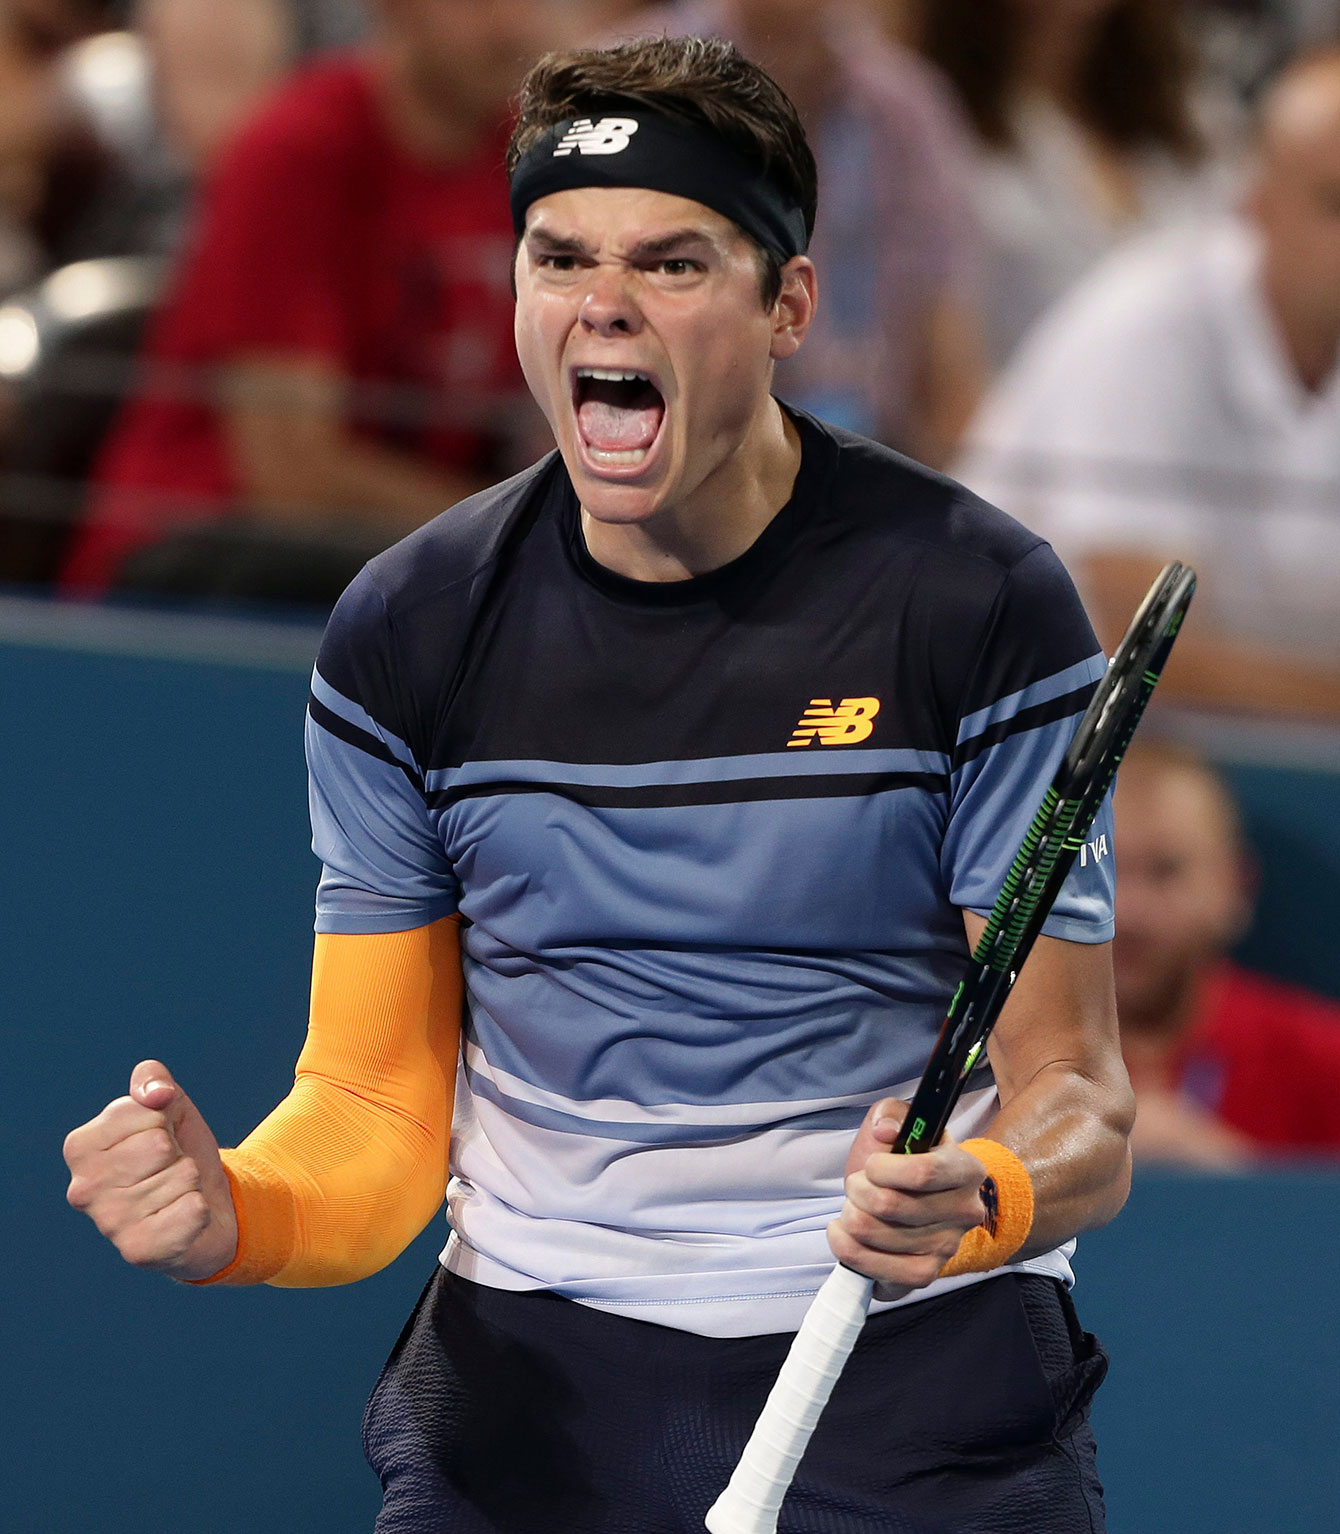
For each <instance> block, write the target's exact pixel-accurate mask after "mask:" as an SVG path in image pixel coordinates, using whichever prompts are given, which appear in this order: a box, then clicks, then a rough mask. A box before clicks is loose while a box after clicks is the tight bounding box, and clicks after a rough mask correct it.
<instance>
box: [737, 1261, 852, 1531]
mask: <svg viewBox="0 0 1340 1534" xmlns="http://www.w3.org/2000/svg"><path fill="white" fill-rule="evenodd" d="M874 1287H875V1286H874V1281H873V1280H872V1279H869V1278H864V1277H862V1275H861V1274H859V1273H853V1272H852V1270H851V1269H850V1268H844V1267H836V1268H834V1269H833V1271H832V1272H831V1273H830V1274H829V1275H828V1277H827V1278H826V1279H825V1280H824V1282H823V1285H822V1287H821V1288H820V1290H819V1292H818V1294H816V1295H815V1296H814V1299H813V1300H812V1301H811V1302H810V1308H809V1309H808V1310H807V1311H806V1312H805V1319H804V1321H802V1322H801V1326H800V1330H799V1331H798V1332H797V1333H796V1335H795V1340H794V1341H793V1342H792V1344H791V1351H790V1352H789V1353H788V1354H787V1355H786V1361H785V1363H783V1364H782V1368H781V1372H780V1373H779V1374H778V1376H777V1382H776V1384H775V1385H773V1387H772V1391H771V1393H770V1394H769V1396H768V1399H767V1401H766V1402H765V1403H764V1406H763V1410H762V1412H760V1414H759V1418H758V1421H757V1422H756V1423H755V1424H754V1431H753V1432H752V1433H751V1434H750V1435H749V1442H748V1443H747V1444H746V1445H745V1446H744V1453H743V1454H742V1455H741V1456H740V1463H739V1464H738V1465H737V1466H736V1467H735V1473H734V1474H733V1475H732V1476H731V1478H730V1484H729V1485H728V1486H727V1487H726V1489H725V1491H723V1492H722V1493H721V1495H720V1496H719V1497H718V1498H717V1499H716V1501H715V1502H714V1503H713V1504H712V1506H711V1509H710V1510H709V1512H708V1514H707V1527H708V1530H709V1531H710V1534H773V1531H774V1530H775V1529H776V1527H777V1514H778V1513H779V1512H780V1511H781V1506H782V1500H783V1498H784V1497H785V1496H786V1491H787V1487H789V1486H790V1484H791V1478H792V1476H794V1475H795V1473H796V1466H797V1465H798V1464H799V1463H800V1457H801V1455H802V1454H804V1452H805V1446H806V1445H807V1444H808V1443H809V1441H810V1434H811V1433H813V1432H814V1428H815V1424H816V1423H817V1422H818V1420H819V1414H820V1413H821V1412H822V1411H823V1409H824V1407H825V1405H826V1404H827V1402H828V1397H829V1396H830V1395H831V1394H832V1392H833V1386H834V1385H835V1384H836V1383H837V1377H838V1375H839V1374H841V1373H842V1366H843V1365H844V1364H845V1363H846V1362H847V1355H848V1354H849V1353H850V1352H851V1350H852V1348H853V1347H854V1346H855V1343H856V1339H857V1337H858V1336H859V1335H860V1332H861V1326H862V1324H863V1323H864V1321H865V1313H866V1311H867V1310H868V1309H869V1306H870V1295H871V1292H872V1291H873V1289H874Z"/></svg>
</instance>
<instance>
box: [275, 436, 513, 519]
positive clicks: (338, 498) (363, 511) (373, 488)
mask: <svg viewBox="0 0 1340 1534" xmlns="http://www.w3.org/2000/svg"><path fill="white" fill-rule="evenodd" d="M483 486H484V481H483V479H482V478H479V477H476V476H471V475H466V474H453V473H449V472H448V471H446V470H443V469H438V468H433V467H431V466H429V465H427V464H424V463H421V462H419V461H417V460H415V459H413V458H411V457H410V456H409V455H408V454H406V453H398V452H396V451H394V450H393V449H390V448H384V447H379V446H377V445H376V444H375V443H370V442H360V441H358V440H357V439H354V438H350V437H343V438H338V439H335V440H332V441H330V442H329V443H326V444H323V445H322V446H321V447H320V448H314V449H313V450H312V451H310V452H309V453H304V454H303V455H302V457H301V458H300V459H296V458H295V461H294V462H293V463H292V464H291V465H288V466H286V467H285V469H284V470H283V471H282V472H278V473H276V472H273V471H272V472H263V473H255V472H253V473H252V474H250V475H249V476H248V483H247V486H246V488H247V492H248V496H247V498H248V499H249V500H250V501H251V503H252V504H253V505H254V506H256V507H257V508H258V509H259V510H260V511H262V512H263V513H264V514H265V516H266V517H267V518H269V519H270V520H272V521H277V522H283V523H286V524H291V525H294V526H302V525H303V524H312V523H321V524H324V525H326V526H329V525H330V523H331V520H332V519H334V520H335V521H337V522H367V521H369V520H371V521H377V522H384V523H385V524H386V525H387V526H389V527H391V528H393V529H395V530H398V531H409V530H410V529H412V528H414V527H418V526H420V525H421V524H422V523H423V522H425V521H427V520H428V518H430V517H435V516H436V515H437V514H438V512H440V511H445V510H446V509H447V507H448V506H454V505H455V504H456V502H457V501H460V500H464V498H465V497H466V496H467V495H473V494H474V492H475V491H476V490H480V489H482V488H483Z"/></svg>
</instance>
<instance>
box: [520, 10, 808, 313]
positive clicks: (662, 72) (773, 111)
mask: <svg viewBox="0 0 1340 1534" xmlns="http://www.w3.org/2000/svg"><path fill="white" fill-rule="evenodd" d="M618 107H625V108H627V107H643V108H646V109H650V110H651V111H655V112H662V113H664V114H665V115H666V116H667V117H677V118H679V119H681V120H682V121H685V122H689V123H692V124H694V125H695V126H697V127H707V128H710V129H711V130H712V131H713V132H714V133H716V134H717V135H718V136H719V137H721V138H723V139H725V140H726V142H727V143H729V144H730V145H731V146H732V147H733V148H734V149H735V150H736V151H737V152H738V153H740V154H741V155H743V156H744V158H745V159H747V160H749V161H751V162H752V163H754V164H756V165H758V166H760V167H761V168H762V170H763V171H764V172H765V174H767V175H768V176H769V177H771V178H772V180H774V181H775V182H776V183H777V184H778V186H780V187H781V188H782V190H783V191H785V192H787V193H788V194H789V195H790V196H792V197H794V198H795V200H796V202H797V203H798V204H799V206H800V210H801V212H802V213H803V215H804V218H805V231H806V233H807V234H813V232H814V215H815V209H816V206H817V203H818V187H819V178H818V172H817V171H816V169H815V165H814V155H813V153H812V151H811V149H810V146H809V142H808V140H807V139H806V137H805V130H804V128H803V127H802V126H801V123H800V117H799V115H798V114H797V112H796V109H795V107H794V106H793V105H792V104H791V99H790V97H789V96H787V94H786V93H785V91H783V90H782V88H781V87H780V86H779V85H778V84H777V83H776V81H775V80H773V79H772V77H771V76H770V75H768V74H766V73H764V71H763V70H762V69H760V68H759V66H758V65H757V64H754V63H751V62H750V61H749V60H748V59H747V58H745V56H744V55H743V54H742V53H741V52H740V51H739V49H738V48H736V47H735V46H734V44H732V43H728V42H724V41H722V40H721V39H720V38H716V37H649V38H643V39H640V40H638V41H634V42H628V43H620V44H619V45H618V47H615V48H600V49H596V48H582V49H574V50H571V51H569V52H565V53H546V54H545V55H544V57H543V58H541V59H540V60H539V62H538V63H536V64H535V65H534V66H533V67H532V69H531V70H530V73H529V74H527V76H526V78H525V79H524V80H523V81H522V83H521V96H520V106H519V112H518V116H517V124H516V127H515V128H514V129H513V131H512V139H511V143H510V144H508V146H507V171H508V174H509V175H510V174H511V173H512V171H513V170H514V169H515V168H516V163H517V161H518V160H519V159H520V158H521V156H522V155H523V154H525V152H526V151H527V150H528V149H529V148H530V147H531V145H532V144H534V143H535V141H536V140H537V139H538V138H539V137H540V136H541V135H542V134H543V133H544V131H545V130H546V129H547V128H551V127H553V125H554V124H555V123H560V122H564V121H566V120H567V119H568V118H570V117H588V116H590V115H591V114H593V113H595V112H602V111H606V110H609V109H612V108H618ZM758 251H759V257H760V260H761V262H762V268H763V302H764V305H765V307H767V308H771V307H772V305H773V303H774V302H775V301H776V298H777V295H778V293H779V292H780V291H781V269H782V262H781V261H780V260H779V259H778V258H777V257H776V256H775V255H774V254H772V253H771V252H770V251H766V250H764V249H763V248H762V246H759V247H758Z"/></svg>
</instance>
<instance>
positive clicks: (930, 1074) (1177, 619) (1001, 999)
mask: <svg viewBox="0 0 1340 1534" xmlns="http://www.w3.org/2000/svg"><path fill="white" fill-rule="evenodd" d="M1195 589H1196V573H1195V571H1194V570H1191V569H1189V568H1187V567H1186V566H1185V565H1181V564H1170V565H1168V566H1167V567H1166V568H1165V569H1164V570H1163V572H1162V574H1161V575H1160V576H1159V578H1158V579H1157V580H1156V581H1155V582H1154V584H1153V585H1152V586H1151V587H1150V589H1149V591H1148V593H1147V594H1146V596H1145V599H1144V601H1143V602H1141V604H1140V607H1139V609H1138V611H1137V612H1136V614H1135V617H1134V618H1133V619H1132V620H1131V626H1130V628H1129V629H1127V631H1126V634H1125V637H1124V638H1123V639H1122V641H1121V644H1120V645H1119V646H1118V648H1117V652H1116V654H1115V655H1114V656H1113V657H1112V661H1111V663H1110V664H1109V666H1108V669H1107V673H1106V675H1105V676H1104V677H1103V678H1102V680H1101V681H1100V682H1099V683H1098V686H1097V689H1096V690H1095V692H1094V695H1093V697H1092V699H1091V700H1090V702H1089V706H1088V708H1087V709H1086V710H1085V712H1084V717H1083V718H1082V719H1081V720H1080V722H1079V727H1078V728H1077V729H1076V731H1075V735H1074V738H1073V739H1072V740H1071V742H1070V746H1069V748H1068V749H1067V751H1066V754H1065V757H1064V759H1063V760H1062V762H1061V765H1060V768H1059V769H1058V770H1057V773H1056V776H1055V777H1054V778H1053V779H1052V783H1051V787H1050V788H1048V790H1047V792H1046V794H1045V795H1044V796H1043V800H1042V804H1041V806H1040V807H1039V809H1038V812H1037V814H1036V815H1035V816H1034V817H1033V823H1032V824H1031V825H1030V826H1029V828H1028V834H1027V835H1026V836H1025V837H1024V840H1023V845H1022V846H1021V847H1020V848H1019V852H1018V854H1017V856H1016V857H1015V859H1014V862H1013V864H1012V865H1011V867H1010V871H1009V873H1008V874H1007V875H1006V876H1005V883H1004V886H1003V887H1002V889H1001V892H1000V896H999V898H998V899H997V901H996V903H995V905H994V906H993V907H992V909H991V915H990V918H989V919H988V921H987V924H986V929H985V931H984V932H983V933H982V936H981V938H980V939H979V940H978V943H977V946H976V947H975V948H974V949H973V953H972V958H971V959H970V960H969V963H968V967H967V971H966V972H965V974H964V976H963V979H962V980H961V981H960V983H959V987H958V989H957V990H956V991H955V992H954V995H953V998H952V999H951V1001H950V1003H949V1010H948V1012H947V1014H946V1016H945V1020H944V1023H943V1025H942V1027H941V1029H940V1035H939V1038H938V1039H937V1040H936V1043H935V1048H934V1049H933V1050H932V1051H931V1057H930V1060H929V1062H928V1063H927V1066H926V1069H925V1072H924V1073H923V1075H922V1078H921V1081H920V1083H919V1085H918V1086H917V1089H916V1092H915V1094H914V1095H913V1098H912V1102H911V1106H910V1107H909V1109H908V1112H907V1117H906V1118H905V1119H904V1121H903V1126H902V1128H901V1129H900V1130H899V1132H898V1136H897V1138H896V1139H895V1140H894V1142H893V1145H892V1147H891V1149H892V1150H893V1151H895V1152H896V1151H906V1152H908V1153H909V1154H914V1153H916V1152H920V1151H928V1150H930V1149H931V1148H932V1147H933V1146H934V1145H935V1144H936V1143H937V1142H938V1141H939V1139H940V1136H941V1135H942V1134H943V1133H944V1130H945V1126H946V1125H947V1124H948V1122H949V1115H950V1113H951V1112H952V1111H953V1108H954V1104H955V1103H956V1102H957V1101H958V1098H959V1094H960V1093H961V1092H962V1090H963V1086H964V1083H965V1082H966V1081H967V1079H968V1075H969V1073H970V1072H971V1071H972V1069H973V1067H974V1065H976V1063H977V1061H978V1059H979V1057H980V1056H981V1053H982V1050H983V1048H984V1047H985V1045H986V1040H987V1036H988V1034H990V1032H991V1029H992V1027H993V1026H994V1025H995V1022H996V1019H997V1018H998V1017H999V1016H1000V1012H1001V1008H1002V1007H1003V1006H1004V1005H1005V1001H1006V998H1007V997H1008V996H1009V994H1010V988H1011V987H1012V986H1013V985H1014V981H1015V978H1016V976H1017V975H1018V973H1019V970H1020V969H1021V968H1022V966H1023V963H1024V960H1025V959H1026V958H1027V957H1028V954H1029V951H1030V950H1031V948H1032V947H1033V943H1034V941H1035V939H1036V938H1037V935H1038V933H1039V932H1040V931H1041V929H1042V924H1043V922H1044V921H1045V920H1046V919H1047V913H1048V911H1050V909H1051V907H1052V904H1053V902H1054V901H1055V899H1056V895H1057V892H1058V891H1059V890H1060V888H1061V885H1062V883H1063V882H1064V880H1065V877H1066V875H1067V874H1068V873H1069V872H1070V865H1071V864H1072V863H1073V862H1074V860H1075V854H1076V853H1077V852H1078V851H1079V850H1080V848H1081V847H1082V846H1083V845H1084V838H1085V835H1086V833H1087V832H1088V830H1089V827H1090V825H1091V824H1092V823H1093V819H1094V816H1095V815H1096V814H1097V813H1098V809H1099V806H1100V805H1101V804H1102V802H1103V800H1104V799H1105V798H1106V796H1107V791H1108V789H1109V788H1110V787H1111V786H1112V780H1113V778H1114V777H1115V776H1116V771H1117V767H1118V765H1119V764H1120V762H1121V759H1122V757H1123V756H1124V755H1125V753H1126V748H1127V746H1129V745H1130V742H1131V736H1132V735H1133V734H1134V733H1135V727H1136V725H1137V724H1139V722H1140V717H1141V715H1142V714H1143V713H1144V711H1145V705H1146V704H1147V703H1148V702H1149V699H1150V695H1151V694H1152V693H1153V691H1154V687H1155V684H1156V683H1157V682H1158V679H1159V675H1160V673H1161V672H1162V670H1163V667H1164V665H1165V663H1166V662H1167V659H1168V654H1169V652H1170V651H1171V649H1172V646H1173V641H1174V640H1175V639H1176V638H1177V634H1178V631H1179V630H1180V628H1181V626H1182V620H1183V618H1185V616H1186V611H1187V607H1188V606H1189V605H1190V602H1191V597H1192V593H1193V592H1194V591H1195ZM873 1289H874V1281H873V1280H872V1279H869V1278H865V1277H863V1276H862V1275H861V1274H859V1273H855V1272H853V1271H852V1270H851V1269H850V1268H845V1267H842V1266H841V1265H839V1266H838V1267H836V1268H834V1270H833V1272H832V1273H831V1274H830V1275H829V1276H828V1278H827V1279H825V1281H824V1283H823V1285H822V1287H821V1288H820V1290H819V1292H818V1293H817V1294H816V1295H815V1297H814V1300H813V1301H812V1303H811V1305H810V1308H809V1310H808V1312H807V1313H806V1315H805V1319H804V1321H803V1322H802V1324H801V1327H800V1330H799V1331H798V1332H797V1333H796V1337H795V1341H794V1342H793V1343H792V1344H791V1350H790V1352H789V1353H788V1354H787V1356H786V1361H785V1362H784V1363H783V1365H782V1368H781V1372H780V1373H779V1374H778V1376H777V1382H776V1384H775V1385H774V1386H773V1388H772V1392H771V1394H770V1395H769V1396H768V1399H767V1402H766V1404H765V1405H764V1407H763V1411H762V1413H761V1414H760V1416H759V1419H758V1422H757V1423H756V1424H755V1426H754V1431H753V1433H752V1434H751V1435H750V1439H749V1442H748V1443H747V1444H746V1445H745V1449H744V1453H743V1454H742V1455H741V1457H740V1463H739V1464H738V1465H737V1466H736V1468H735V1473H734V1474H733V1475H732V1476H731V1478H730V1484H729V1485H728V1486H727V1487H726V1489H725V1491H723V1492H722V1494H721V1495H720V1496H719V1497H718V1498H717V1500H716V1501H715V1502H714V1503H713V1504H712V1507H711V1510H710V1511H709V1512H708V1514H707V1527H708V1529H709V1531H710V1534H773V1531H774V1530H775V1529H776V1527H777V1515H778V1512H779V1511H780V1509H781V1505H782V1499H783V1498H784V1497H785V1496H786V1490H787V1487H788V1486H790V1484H791V1478H792V1476H793V1475H794V1474H795V1470H796V1466H797V1465H798V1464H799V1463H800V1457H801V1455H802V1454H803V1453H804V1452H805V1446H806V1444H808V1442H809V1440H810V1435H811V1434H812V1433H813V1431H814V1427H815V1424H816V1423H817V1422H818V1420H819V1415H820V1413H821V1412H822V1411H823V1409H824V1405H825V1404H826V1402H827V1400H828V1397H829V1395H830V1394H831V1393H832V1389H833V1386H834V1384H835V1383H836V1381H837V1377H838V1375H839V1374H840V1373H841V1372H842V1366H843V1364H844V1363H846V1361H847V1355H848V1354H849V1353H850V1352H851V1350H852V1347H853V1346H854V1345H855V1342H856V1338H857V1337H858V1336H859V1334H860V1331H861V1327H862V1325H863V1323H864V1321H865V1314H866V1311H867V1309H868V1308H869V1305H870V1296H871V1293H872V1291H873Z"/></svg>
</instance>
